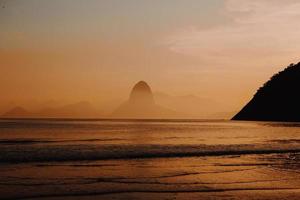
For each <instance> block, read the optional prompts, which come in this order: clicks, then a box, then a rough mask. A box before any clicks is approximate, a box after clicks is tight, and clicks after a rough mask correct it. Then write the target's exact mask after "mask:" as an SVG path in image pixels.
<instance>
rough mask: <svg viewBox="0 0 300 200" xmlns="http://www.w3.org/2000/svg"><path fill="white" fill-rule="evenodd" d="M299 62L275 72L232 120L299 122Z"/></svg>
mask: <svg viewBox="0 0 300 200" xmlns="http://www.w3.org/2000/svg"><path fill="white" fill-rule="evenodd" d="M299 87H300V63H298V64H296V65H294V64H291V65H290V66H288V67H287V68H286V69H285V70H283V71H281V72H279V73H277V74H275V75H274V76H273V77H272V78H271V79H270V80H269V81H268V82H266V83H265V84H264V85H263V86H262V87H261V88H259V90H258V91H257V92H256V94H255V95H254V97H253V99H252V100H251V101H250V102H249V103H248V104H247V105H246V106H245V107H244V108H243V109H242V110H241V111H240V112H239V113H238V114H237V115H235V116H234V117H233V120H254V121H287V122H300V93H299Z"/></svg>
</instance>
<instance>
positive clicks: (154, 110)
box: [112, 81, 177, 119]
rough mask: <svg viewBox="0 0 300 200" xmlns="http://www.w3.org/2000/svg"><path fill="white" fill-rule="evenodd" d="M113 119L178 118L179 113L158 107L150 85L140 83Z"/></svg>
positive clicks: (116, 111)
mask: <svg viewBox="0 0 300 200" xmlns="http://www.w3.org/2000/svg"><path fill="white" fill-rule="evenodd" d="M112 117H113V118H130V119H133V118H134V119H158V118H176V117H177V113H176V112H175V111H172V110H170V109H167V108H164V107H162V106H160V105H157V104H156V103H155V101H154V97H153V93H152V90H151V88H150V87H149V85H148V84H147V83H146V82H144V81H140V82H138V83H137V84H136V85H135V86H134V87H133V89H132V91H131V93H130V97H129V99H128V101H126V102H124V103H123V104H121V105H120V106H119V107H118V108H117V109H116V110H115V111H114V112H113V113H112Z"/></svg>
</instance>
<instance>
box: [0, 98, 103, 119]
mask: <svg viewBox="0 0 300 200" xmlns="http://www.w3.org/2000/svg"><path fill="white" fill-rule="evenodd" d="M2 117H4V118H99V117H103V115H102V113H101V112H100V111H98V110H97V109H95V108H94V107H93V106H92V105H91V104H90V103H88V102H85V101H82V102H78V103H75V104H68V105H65V106H60V107H55V108H54V107H49V108H44V109H41V110H40V111H38V112H30V111H28V110H26V109H25V108H23V107H20V106H16V107H14V108H12V109H11V110H9V111H7V112H5V113H4V114H3V115H2Z"/></svg>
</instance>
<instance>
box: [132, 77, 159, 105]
mask: <svg viewBox="0 0 300 200" xmlns="http://www.w3.org/2000/svg"><path fill="white" fill-rule="evenodd" d="M129 100H130V101H131V102H136V103H138V102H141V103H154V98H153V94H152V90H151V88H150V86H149V85H148V84H147V83H146V82H145V81H139V82H138V83H137V84H135V85H134V87H133V88H132V91H131V93H130V98H129Z"/></svg>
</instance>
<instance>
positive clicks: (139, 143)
mask: <svg viewBox="0 0 300 200" xmlns="http://www.w3.org/2000/svg"><path fill="white" fill-rule="evenodd" d="M0 194H1V196H0V199H300V124H297V123H271V122H270V123H269V122H231V121H180V120H175V121H168V120H164V121H151V120H148V121H147V120H138V121H134V120H127V121H125V120H124V121H121V120H0Z"/></svg>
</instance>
